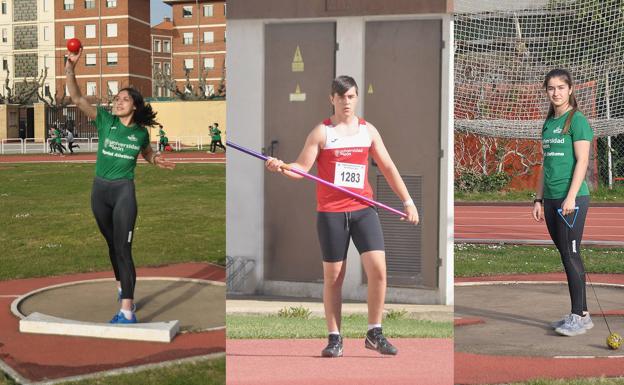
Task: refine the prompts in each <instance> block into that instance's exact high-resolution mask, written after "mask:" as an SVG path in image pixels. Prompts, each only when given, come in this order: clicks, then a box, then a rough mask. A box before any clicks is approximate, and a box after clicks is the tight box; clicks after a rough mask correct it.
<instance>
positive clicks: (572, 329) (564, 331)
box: [555, 314, 587, 337]
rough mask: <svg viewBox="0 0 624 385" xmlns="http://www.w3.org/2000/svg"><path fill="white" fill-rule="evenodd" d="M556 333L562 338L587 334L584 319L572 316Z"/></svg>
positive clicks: (575, 315)
mask: <svg viewBox="0 0 624 385" xmlns="http://www.w3.org/2000/svg"><path fill="white" fill-rule="evenodd" d="M555 331H556V332H557V333H558V334H561V335H562V336H568V337H574V336H578V335H580V334H585V333H586V332H587V329H585V325H584V323H583V317H581V316H580V315H577V314H570V317H569V318H568V319H566V321H565V323H564V324H563V325H562V326H560V327H558V328H556V329H555Z"/></svg>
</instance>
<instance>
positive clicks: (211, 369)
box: [0, 358, 225, 385]
mask: <svg viewBox="0 0 624 385" xmlns="http://www.w3.org/2000/svg"><path fill="white" fill-rule="evenodd" d="M0 384H1V385H4V384H3V383H2V382H0ZM223 384H225V358H220V359H216V360H210V361H200V362H194V363H184V364H180V365H175V366H170V367H166V368H160V369H152V370H145V371H141V372H138V373H132V374H121V375H118V376H108V377H102V378H97V379H91V380H83V381H77V382H63V383H61V384H60V385H223ZM7 385H8V384H7Z"/></svg>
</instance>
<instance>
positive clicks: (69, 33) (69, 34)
mask: <svg viewBox="0 0 624 385" xmlns="http://www.w3.org/2000/svg"><path fill="white" fill-rule="evenodd" d="M74 36H75V32H74V26H73V25H66V26H65V40H67V39H72V38H73V37H74Z"/></svg>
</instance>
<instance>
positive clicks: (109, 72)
mask: <svg viewBox="0 0 624 385" xmlns="http://www.w3.org/2000/svg"><path fill="white" fill-rule="evenodd" d="M21 1H22V0H20V2H21ZM33 1H34V0H33ZM130 4H132V6H130ZM54 13H55V21H56V23H55V44H56V55H55V64H56V65H55V67H56V90H57V91H58V94H59V95H62V94H63V89H64V88H65V74H64V60H65V53H66V50H67V48H66V41H67V40H68V39H71V38H74V37H75V38H78V39H80V41H81V42H82V45H83V59H82V60H81V61H80V62H79V63H78V65H77V70H76V72H77V76H76V78H77V80H78V85H79V87H80V89H81V90H83V93H85V95H87V96H89V97H92V98H93V99H94V100H96V99H99V100H106V99H107V98H108V96H109V95H111V94H112V95H114V94H116V93H117V91H118V90H119V89H121V88H123V87H127V86H133V87H135V88H137V89H138V90H139V91H140V92H141V93H142V94H143V95H144V96H151V95H152V71H151V53H152V52H151V39H150V30H151V26H150V2H149V0H132V1H121V0H119V1H118V0H56V1H55V4H54ZM130 58H132V60H130Z"/></svg>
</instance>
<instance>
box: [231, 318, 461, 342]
mask: <svg viewBox="0 0 624 385" xmlns="http://www.w3.org/2000/svg"><path fill="white" fill-rule="evenodd" d="M226 318H227V338H232V339H240V338H327V326H326V324H325V319H324V318H319V317H310V318H309V319H302V318H283V317H278V316H275V315H270V316H262V315H238V314H236V315H234V314H228V315H227V317H226ZM367 323H368V321H367V317H366V316H365V315H359V314H358V315H348V316H344V317H342V327H341V333H342V335H343V336H345V337H348V338H364V333H365V332H366V326H367ZM384 334H385V335H386V336H387V337H389V338H398V337H416V338H425V337H426V338H452V337H453V323H452V322H433V321H423V320H415V319H408V318H399V319H385V320H384Z"/></svg>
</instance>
